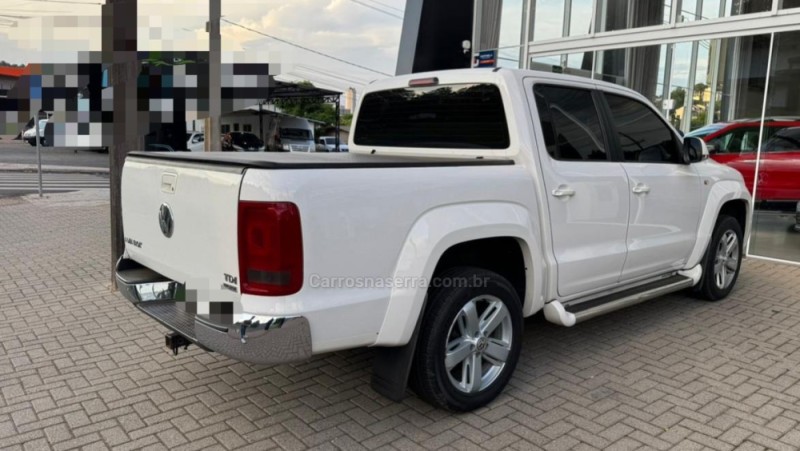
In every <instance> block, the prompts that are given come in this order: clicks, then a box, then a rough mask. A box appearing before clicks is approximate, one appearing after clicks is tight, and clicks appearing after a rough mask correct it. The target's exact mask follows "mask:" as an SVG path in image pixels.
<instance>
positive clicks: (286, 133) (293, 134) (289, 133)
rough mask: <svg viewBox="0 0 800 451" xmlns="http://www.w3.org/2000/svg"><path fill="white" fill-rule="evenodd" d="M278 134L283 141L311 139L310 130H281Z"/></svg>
mask: <svg viewBox="0 0 800 451" xmlns="http://www.w3.org/2000/svg"><path fill="white" fill-rule="evenodd" d="M280 133H281V138H283V139H302V140H308V139H311V130H306V129H304V128H282V129H281V131H280Z"/></svg>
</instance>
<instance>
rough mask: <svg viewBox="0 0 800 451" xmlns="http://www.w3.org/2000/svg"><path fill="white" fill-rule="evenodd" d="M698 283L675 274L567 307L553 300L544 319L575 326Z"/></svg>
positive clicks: (546, 309) (545, 309)
mask: <svg viewBox="0 0 800 451" xmlns="http://www.w3.org/2000/svg"><path fill="white" fill-rule="evenodd" d="M695 283H696V282H695V281H694V280H693V279H692V278H691V277H686V276H684V275H680V274H676V275H674V276H670V277H666V278H664V279H660V280H656V281H654V282H650V283H648V284H645V285H640V286H638V287H634V288H630V289H628V290H624V291H620V292H618V293H613V294H609V295H606V296H602V297H599V298H595V299H590V300H586V301H572V302H570V303H566V304H562V303H561V302H560V301H552V302H550V303H548V304H547V305H545V306H544V316H545V318H546V319H547V320H548V321H550V322H551V323H555V324H559V325H561V326H567V327H569V326H574V325H575V324H576V323H579V322H581V321H586V320H588V319H591V318H594V317H596V316H600V315H603V314H606V313H609V312H613V311H615V310H619V309H623V308H625V307H630V306H631V305H636V304H638V303H640V302H644V301H647V300H650V299H653V298H657V297H659V296H663V295H665V294H669V293H673V292H675V291H680V290H683V289H685V288H689V287H692V286H694V285H695Z"/></svg>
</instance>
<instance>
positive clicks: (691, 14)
mask: <svg viewBox="0 0 800 451" xmlns="http://www.w3.org/2000/svg"><path fill="white" fill-rule="evenodd" d="M776 1H780V0H776ZM784 1H796V0H784ZM771 10H772V0H683V2H682V4H681V10H680V12H679V14H678V16H679V17H678V22H691V21H695V20H710V19H717V18H720V17H728V16H738V15H740V14H752V13H760V12H764V11H771Z"/></svg>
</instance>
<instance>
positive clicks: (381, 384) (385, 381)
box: [370, 308, 425, 402]
mask: <svg viewBox="0 0 800 451" xmlns="http://www.w3.org/2000/svg"><path fill="white" fill-rule="evenodd" d="M424 310H425V309H424V308H423V312H424ZM420 324H422V314H420V317H419V318H418V319H417V326H416V327H415V328H414V333H413V334H411V339H410V340H408V343H407V344H405V345H404V346H393V347H379V348H376V351H377V353H376V354H375V358H374V359H373V361H372V380H371V381H370V385H371V386H372V389H373V390H375V391H376V392H378V393H380V394H381V395H383V396H385V397H387V398H389V399H390V400H392V401H395V402H400V401H402V400H403V398H405V397H406V387H408V376H409V374H411V365H412V363H413V361H414V351H415V350H416V349H417V337H418V336H419V326H420Z"/></svg>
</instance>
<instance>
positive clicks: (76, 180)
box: [0, 172, 108, 197]
mask: <svg viewBox="0 0 800 451" xmlns="http://www.w3.org/2000/svg"><path fill="white" fill-rule="evenodd" d="M42 185H43V187H44V193H45V194H47V193H64V192H69V191H78V190H85V189H107V188H108V178H107V177H103V176H97V175H88V174H50V173H45V174H42ZM38 192H39V175H38V174H36V173H35V172H0V197H12V196H21V195H25V194H35V193H38Z"/></svg>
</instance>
